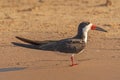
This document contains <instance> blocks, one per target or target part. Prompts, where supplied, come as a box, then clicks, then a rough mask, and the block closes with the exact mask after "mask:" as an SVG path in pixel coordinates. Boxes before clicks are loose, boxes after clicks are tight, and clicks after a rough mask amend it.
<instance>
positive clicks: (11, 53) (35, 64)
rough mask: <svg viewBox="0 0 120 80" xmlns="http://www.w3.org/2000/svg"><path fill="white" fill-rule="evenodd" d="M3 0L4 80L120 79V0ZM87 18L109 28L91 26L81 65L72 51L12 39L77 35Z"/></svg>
mask: <svg viewBox="0 0 120 80" xmlns="http://www.w3.org/2000/svg"><path fill="white" fill-rule="evenodd" d="M111 1H112V5H110V6H105V2H106V0H0V80H120V76H119V74H120V69H119V68H120V22H119V21H120V0H111ZM82 21H90V22H92V23H93V24H95V25H98V26H100V27H102V28H104V29H106V30H107V31H108V32H107V33H104V32H99V31H90V32H89V36H88V43H87V46H86V49H85V51H84V52H83V53H82V54H79V55H76V56H75V59H76V61H77V63H78V64H79V65H77V66H74V67H70V66H69V65H70V55H67V54H63V53H60V52H53V51H42V50H36V49H30V48H25V47H20V46H16V45H13V43H18V44H20V43H22V44H25V43H23V42H21V41H19V40H17V39H16V38H15V36H21V37H25V38H29V39H33V40H49V39H53V40H59V39H63V38H68V37H72V36H74V35H75V34H76V32H77V27H78V25H79V23H80V22H82Z"/></svg>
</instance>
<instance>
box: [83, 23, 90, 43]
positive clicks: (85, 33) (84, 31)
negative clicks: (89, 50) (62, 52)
mask: <svg viewBox="0 0 120 80" xmlns="http://www.w3.org/2000/svg"><path fill="white" fill-rule="evenodd" d="M91 26H92V24H91V23H90V24H89V25H88V26H86V27H84V28H83V35H84V39H83V40H84V41H85V43H87V37H88V31H89V30H90V29H91Z"/></svg>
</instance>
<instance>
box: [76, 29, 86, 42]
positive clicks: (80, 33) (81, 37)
mask: <svg viewBox="0 0 120 80" xmlns="http://www.w3.org/2000/svg"><path fill="white" fill-rule="evenodd" d="M87 37H88V32H87V31H85V32H83V31H78V33H77V35H76V36H75V37H74V38H77V39H82V40H83V41H84V42H85V43H87Z"/></svg>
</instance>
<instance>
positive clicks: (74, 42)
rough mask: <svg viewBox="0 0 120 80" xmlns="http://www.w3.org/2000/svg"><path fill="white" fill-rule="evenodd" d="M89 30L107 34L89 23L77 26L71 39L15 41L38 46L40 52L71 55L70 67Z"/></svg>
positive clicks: (85, 41) (81, 49) (84, 42)
mask: <svg viewBox="0 0 120 80" xmlns="http://www.w3.org/2000/svg"><path fill="white" fill-rule="evenodd" d="M89 30H99V31H103V32H107V31H106V30H104V29H102V28H100V27H97V26H95V25H93V24H92V23H90V22H81V23H80V24H79V26H78V32H77V35H75V36H74V37H72V38H66V39H61V40H46V41H34V40H29V39H26V38H22V37H18V36H16V38H17V39H19V40H21V41H24V42H27V43H30V44H33V45H38V47H39V49H40V50H49V51H60V52H64V53H70V54H71V62H72V64H71V66H74V65H77V64H76V63H75V62H74V54H78V53H81V52H82V51H83V50H84V48H85V46H86V43H87V37H88V31H89Z"/></svg>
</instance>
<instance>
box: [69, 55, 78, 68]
mask: <svg viewBox="0 0 120 80" xmlns="http://www.w3.org/2000/svg"><path fill="white" fill-rule="evenodd" d="M71 62H72V64H71V65H70V66H75V65H78V64H76V63H74V54H73V55H72V56H71Z"/></svg>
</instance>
